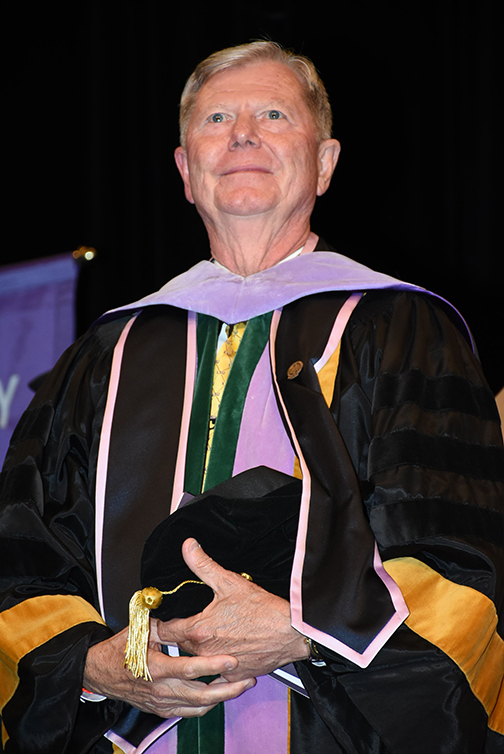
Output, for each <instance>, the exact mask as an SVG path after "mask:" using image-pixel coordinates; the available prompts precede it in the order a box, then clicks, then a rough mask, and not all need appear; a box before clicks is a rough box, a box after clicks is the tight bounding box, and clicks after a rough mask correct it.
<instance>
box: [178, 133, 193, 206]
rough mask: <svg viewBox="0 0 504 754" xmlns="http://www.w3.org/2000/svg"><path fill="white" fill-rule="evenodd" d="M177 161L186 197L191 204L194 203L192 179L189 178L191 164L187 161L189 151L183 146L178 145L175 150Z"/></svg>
mask: <svg viewBox="0 0 504 754" xmlns="http://www.w3.org/2000/svg"><path fill="white" fill-rule="evenodd" d="M175 163H176V165H177V168H178V171H179V173H180V175H181V176H182V180H183V181H184V191H185V195H186V199H187V201H188V202H191V204H194V199H193V195H192V191H191V181H190V180H189V165H188V162H187V152H186V151H185V149H183V148H182V147H177V149H176V150H175Z"/></svg>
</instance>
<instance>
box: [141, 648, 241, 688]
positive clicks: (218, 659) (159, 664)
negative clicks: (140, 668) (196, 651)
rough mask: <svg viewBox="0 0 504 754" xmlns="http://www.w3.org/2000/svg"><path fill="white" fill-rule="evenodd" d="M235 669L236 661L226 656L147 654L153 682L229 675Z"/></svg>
mask: <svg viewBox="0 0 504 754" xmlns="http://www.w3.org/2000/svg"><path fill="white" fill-rule="evenodd" d="M237 667H238V660H237V659H236V658H235V657H230V656H228V655H215V656H213V657H197V656H194V657H168V656H166V655H164V654H162V653H160V652H153V653H152V654H151V653H149V669H150V672H151V675H152V677H153V679H154V680H157V679H162V678H181V679H185V680H187V681H191V680H194V679H195V678H201V677H202V676H206V675H221V674H222V673H229V672H230V671H232V670H235V669H236V668H237Z"/></svg>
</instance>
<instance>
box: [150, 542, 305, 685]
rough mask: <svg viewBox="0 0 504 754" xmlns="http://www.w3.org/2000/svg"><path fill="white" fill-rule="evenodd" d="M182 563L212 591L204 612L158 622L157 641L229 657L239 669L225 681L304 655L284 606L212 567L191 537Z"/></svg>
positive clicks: (302, 643)
mask: <svg viewBox="0 0 504 754" xmlns="http://www.w3.org/2000/svg"><path fill="white" fill-rule="evenodd" d="M182 554H183V556H184V560H185V562H186V563H187V565H188V566H189V568H190V569H191V571H193V573H195V574H196V576H197V577H198V578H199V579H201V580H202V581H204V582H205V584H208V586H210V587H211V588H212V589H213V590H214V593H215V596H214V599H213V601H212V602H211V603H210V605H208V607H206V608H205V609H204V610H203V612H201V613H198V614H197V615H193V616H191V617H190V618H185V619H179V618H176V619H174V620H171V621H167V622H165V623H162V622H159V624H158V635H159V637H160V639H161V641H176V642H177V644H178V645H179V646H180V648H181V649H183V650H184V651H185V652H189V653H191V654H193V655H199V656H206V657H214V656H219V655H221V654H223V653H224V654H230V655H232V656H233V657H236V658H237V659H238V661H239V665H238V668H236V669H231V670H229V671H224V677H225V678H226V679H228V680H229V681H235V680H237V679H248V678H250V677H252V676H257V675H265V674H266V673H270V672H271V671H272V670H274V669H275V668H278V667H280V666H281V665H286V664H287V663H288V662H293V661H295V660H304V659H307V658H308V656H309V648H308V646H307V644H306V643H305V641H304V637H303V636H302V635H301V634H299V633H298V632H297V631H296V630H295V629H293V628H292V626H291V623H290V606H289V603H288V602H287V601H286V600H284V599H282V598H281V597H277V596H276V595H274V594H270V592H266V591H265V590H264V589H261V587H259V586H257V584H253V583H252V582H250V581H247V579H245V578H243V576H240V575H239V574H237V573H233V572H232V571H227V570H225V569H224V568H222V567H221V566H220V565H218V564H217V563H215V562H214V561H213V560H212V559H211V558H210V557H209V556H208V555H207V554H206V553H205V552H204V551H203V550H202V548H201V547H200V545H199V544H198V543H197V542H196V540H194V539H187V540H186V541H185V542H184V544H183V546H182Z"/></svg>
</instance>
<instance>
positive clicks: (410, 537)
mask: <svg viewBox="0 0 504 754" xmlns="http://www.w3.org/2000/svg"><path fill="white" fill-rule="evenodd" d="M346 296H347V294H342V293H334V294H319V295H318V296H315V297H307V298H306V299H302V300H300V301H297V302H294V303H292V304H289V305H288V306H287V307H285V310H284V313H283V315H282V318H281V322H280V326H279V331H278V337H277V341H276V361H277V378H278V386H279V390H280V391H281V393H282V397H283V401H284V402H285V405H286V407H287V411H288V412H289V416H290V418H291V421H292V425H293V427H294V431H295V432H296V435H297V438H298V440H299V442H300V445H301V447H302V450H303V453H304V455H305V458H306V460H307V463H308V464H309V466H310V469H311V472H312V474H313V475H314V478H315V477H316V478H317V480H318V481H319V483H320V487H321V489H324V490H326V491H329V492H330V493H331V494H333V495H334V496H338V495H339V494H340V492H339V491H338V490H337V489H332V490H331V487H330V485H331V484H332V483H333V472H332V467H333V466H334V455H333V451H334V447H337V448H338V451H339V452H340V453H341V457H340V458H339V461H338V463H339V464H340V466H341V468H342V470H343V471H342V473H343V474H346V475H347V476H348V483H349V485H350V486H351V487H352V489H353V490H354V493H355V495H358V496H359V498H360V505H361V507H362V510H363V511H364V512H365V520H366V522H368V524H369V526H370V528H371V530H372V532H373V534H374V536H375V538H376V541H377V543H378V547H379V550H380V553H381V556H382V559H383V560H384V561H386V563H392V566H391V568H395V570H394V572H393V575H394V578H395V579H396V581H397V582H398V583H399V586H401V588H402V589H403V591H407V592H408V594H409V593H410V591H411V595H412V596H411V602H412V604H413V603H414V601H415V595H416V592H417V591H418V589H417V588H416V585H420V586H421V587H422V589H421V591H422V594H423V593H425V594H426V595H427V596H426V599H427V601H428V603H429V605H430V607H429V610H428V612H429V616H430V619H428V620H426V619H425V614H424V613H425V610H424V612H423V613H422V609H421V608H422V606H421V605H420V608H419V613H420V620H419V621H417V622H415V620H414V619H413V620H410V619H408V620H407V621H406V625H404V626H402V627H401V628H400V629H399V630H398V631H396V633H395V634H394V636H393V637H392V638H391V639H390V640H389V641H388V642H387V644H386V646H385V647H384V648H383V649H382V650H381V651H380V652H379V654H378V656H377V657H376V658H375V660H373V661H372V663H371V664H370V665H369V666H368V668H366V669H362V668H358V667H357V666H355V665H354V664H353V663H351V662H349V661H348V660H344V659H342V658H341V657H339V656H338V655H335V654H334V653H331V652H328V651H326V650H325V649H324V647H320V648H319V649H320V651H321V653H322V656H323V659H324V660H325V661H326V665H325V666H319V667H318V666H314V665H312V664H310V663H298V672H299V674H300V676H301V678H302V680H303V681H304V683H305V686H306V687H307V689H308V690H309V692H310V697H311V701H310V702H305V701H304V700H301V699H297V698H296V700H295V702H294V709H293V722H292V725H293V733H292V751H293V754H294V753H295V754H298V753H300V752H309V751H315V750H317V751H324V752H332V751H334V752H335V753H336V752H345V753H347V754H353V753H354V752H358V753H359V754H361V752H362V754H364V753H365V754H375V753H376V754H378V752H381V753H385V752H392V754H406V753H408V754H412V753H415V752H418V753H419V754H420V752H422V754H423V753H424V752H425V751H436V752H437V751H439V752H444V753H445V754H448V753H453V754H455V752H456V753H457V754H461V753H462V752H467V754H469V752H471V754H472V752H479V751H481V752H485V753H486V754H494V752H498V751H502V746H503V740H504V739H503V733H504V728H503V727H502V704H503V700H502V696H500V697H499V693H498V691H497V692H496V691H495V687H496V684H498V679H499V678H500V679H501V680H502V668H501V667H497V665H496V661H497V660H498V659H499V658H500V657H501V654H499V653H500V651H501V644H502V638H501V637H502V624H499V625H498V626H496V625H495V621H494V623H492V620H493V618H492V609H493V610H494V614H495V609H497V611H498V610H499V609H501V607H502V599H503V585H502V573H503V562H502V560H503V556H502V552H503V550H502V547H503V543H504V534H503V532H504V527H503V505H502V499H503V497H502V490H503V452H502V444H501V436H500V429H499V422H498V415H497V412H496V409H495V405H494V403H493V399H492V396H491V394H490V392H489V390H488V387H487V386H486V384H485V381H484V378H483V376H482V373H481V369H480V366H479V364H478V363H477V361H476V360H475V358H474V356H473V355H472V353H471V350H470V348H469V346H468V344H467V341H466V338H465V336H464V334H462V333H461V332H460V331H459V330H458V329H457V327H455V326H454V325H453V323H452V321H451V317H450V315H449V314H447V312H446V311H445V310H444V308H443V307H442V305H441V304H439V303H436V302H435V301H434V300H433V299H431V298H429V297H428V296H424V295H422V294H416V293H410V292H399V293H398V292H395V291H388V292H387V291H377V292H370V293H368V294H366V296H365V297H364V298H363V300H362V301H361V303H360V304H359V305H358V307H357V309H356V310H355V311H354V313H353V315H352V317H351V320H350V322H349V324H348V326H347V328H346V330H345V333H344V335H343V338H342V342H341V357H340V367H339V370H338V374H337V379H336V384H335V390H334V395H333V399H332V403H331V406H330V407H325V408H324V407H323V406H322V404H321V402H320V400H319V396H318V395H317V393H319V392H320V391H319V389H318V388H317V383H316V380H315V379H314V374H313V372H312V370H311V369H310V366H309V365H310V364H311V363H313V359H314V355H316V354H317V352H318V351H319V350H320V348H321V347H322V342H323V337H322V336H321V337H320V342H319V339H318V336H317V333H318V332H319V330H318V329H317V325H318V324H319V322H321V321H322V320H321V318H322V319H323V312H324V309H325V308H326V307H327V306H329V308H332V309H333V310H337V309H338V308H339V306H340V305H341V303H342V302H343V301H344V300H345V299H346ZM147 319H148V320H149V321H150V323H151V325H153V327H154V329H156V328H157V320H163V321H165V320H166V319H168V320H170V321H171V323H170V328H172V327H174V328H175V330H180V333H181V338H182V339H183V336H182V332H183V330H184V317H183V314H182V313H181V312H180V310H170V307H161V308H160V310H159V311H157V310H156V309H155V308H153V307H151V310H150V311H149V315H148V318H147ZM126 321H127V317H119V318H118V319H116V320H113V321H109V322H105V323H104V324H101V325H98V326H97V327H95V328H93V329H92V330H91V331H90V332H89V333H88V334H87V335H85V336H84V337H83V338H81V339H80V340H79V341H78V342H77V343H76V344H75V345H74V346H73V347H72V348H71V349H70V350H69V351H68V352H67V354H66V355H65V356H64V357H63V358H62V360H61V361H60V362H59V364H58V365H57V367H56V368H55V370H54V372H53V373H52V375H51V376H50V377H49V378H48V379H47V381H46V383H45V384H44V385H43V386H42V388H41V389H40V390H39V392H38V393H37V395H36V397H35V399H34V401H33V403H32V404H31V406H30V408H29V409H28V411H27V412H26V414H25V416H24V417H23V419H22V421H21V423H20V425H19V426H18V428H17V430H16V432H15V434H14V436H13V442H12V446H11V450H10V452H9V455H8V458H7V461H6V465H5V470H4V471H3V473H2V493H1V502H2V509H1V514H2V518H1V529H0V532H1V537H2V542H1V545H0V546H1V558H2V576H1V587H2V610H3V611H4V613H3V615H2V617H3V619H4V629H5V631H4V633H9V632H10V636H11V637H12V636H14V637H15V638H14V639H12V640H11V641H10V642H9V643H8V644H9V646H8V654H9V657H10V659H7V660H6V662H4V665H5V667H6V669H4V676H3V678H4V679H5V686H4V687H5V689H6V691H4V692H3V693H4V697H3V699H2V704H4V709H3V722H4V726H5V729H6V731H7V734H6V735H5V734H4V738H5V739H6V741H7V743H6V751H11V752H17V751H19V752H30V754H34V753H35V752H57V751H62V752H63V751H69V752H84V751H96V752H98V751H101V750H107V748H106V747H107V746H108V744H105V748H103V743H100V742H99V741H100V739H101V736H102V734H103V733H104V732H105V731H106V730H107V729H108V728H109V727H110V726H111V725H112V724H113V722H114V721H115V720H116V719H117V717H118V716H119V714H120V713H121V711H122V707H123V705H122V704H121V703H119V702H114V701H110V700H108V701H105V702H102V703H99V704H89V703H88V704H82V703H80V702H79V695H80V690H81V688H80V686H81V678H82V671H83V667H84V662H85V656H86V652H87V649H88V648H89V646H91V645H92V644H93V643H96V642H98V641H101V640H102V639H104V638H106V637H107V636H109V635H111V633H112V630H111V629H110V628H109V627H107V626H105V625H103V622H102V621H101V619H100V616H99V614H98V612H97V608H98V601H97V590H96V583H95V552H94V521H95V519H94V486H95V474H96V459H97V455H98V446H99V441H100V430H101V421H102V417H103V411H104V405H105V401H106V394H107V385H108V378H109V371H110V364H111V359H112V349H113V347H114V344H115V343H116V341H117V338H118V336H119V334H120V332H121V331H122V329H123V326H124V324H125V322H126ZM163 327H164V325H163V326H162V327H161V329H163ZM181 342H182V341H181ZM170 345H171V344H170ZM153 346H154V347H153V349H152V359H153V362H152V363H153V365H154V364H156V365H157V361H156V360H157V359H158V355H159V354H160V353H164V352H165V349H164V347H163V346H164V344H163V343H160V342H157V343H153ZM170 358H171V357H170ZM180 358H181V359H182V358H183V348H182V352H181V356H180ZM297 360H301V361H302V362H303V364H305V365H306V368H305V369H303V370H302V372H301V374H300V375H299V377H298V378H296V381H295V380H289V381H288V382H287V381H285V380H284V375H285V367H286V366H288V365H289V364H291V363H293V362H294V361H297ZM152 371H155V370H154V368H153V369H152V370H149V368H148V366H147V367H146V368H145V374H146V375H149V374H150V373H151V372H152ZM294 382H296V384H295V385H294V384H293V383H294ZM177 390H179V394H180V395H181V394H182V392H181V391H183V386H182V385H179V387H178V388H177V385H174V388H173V392H171V391H167V393H168V395H170V396H171V397H172V400H171V402H170V403H169V404H168V403H167V404H166V408H163V409H162V411H166V412H168V413H167V416H170V417H171V418H174V421H175V426H176V421H177V418H176V416H173V415H172V413H173V412H174V414H177V412H178V411H179V408H178V404H177V401H174V400H173V394H176V392H177ZM147 410H148V411H151V409H147ZM170 412H172V413H170ZM156 413H158V410H156ZM129 419H131V417H129ZM129 419H128V417H127V416H126V414H124V415H123V418H122V419H121V421H122V422H124V426H125V427H126V426H130V427H131V421H130V420H129ZM326 433H329V434H326ZM133 437H135V433H133ZM174 437H175V439H170V438H167V439H166V443H167V444H168V445H170V443H173V444H174V443H175V442H176V433H175V435H174ZM330 437H333V440H332V441H331V442H329V441H328V438H330ZM315 438H317V439H315ZM324 438H325V439H324ZM131 442H132V443H133V445H135V440H134V439H133V440H132V439H131V435H130V443H131ZM334 443H335V444H334ZM341 443H343V445H342V444H341ZM136 450H138V452H139V453H140V454H141V455H142V460H143V459H144V454H145V448H144V446H143V444H142V447H138V448H136V446H135V447H134V451H135V452H133V453H132V457H133V456H135V455H136ZM156 460H157V459H156V458H154V459H152V458H151V466H150V468H151V469H153V470H155V471H156V474H155V476H156V478H157V482H156V483H159V484H162V485H164V484H165V483H166V479H165V478H164V474H162V475H161V476H159V478H158V477H157V472H158V470H159V465H158V464H157V463H156ZM170 464H171V461H168V462H167V464H166V466H167V468H168V472H169V470H170V468H171V465H170ZM114 473H117V472H114ZM146 476H147V474H146ZM354 502H355V500H354ZM163 515H164V512H163V511H162V510H159V511H158V512H154V513H153V516H152V518H151V520H150V521H149V524H148V528H150V529H152V528H153V527H154V526H155V525H156V523H158V520H160V519H161V518H162V517H163ZM147 533H148V532H147ZM144 535H145V532H138V537H137V539H138V542H137V544H136V545H135V543H134V542H133V543H132V544H133V545H134V546H136V547H137V549H138V551H139V552H140V551H141V546H142V544H143V541H144V539H145V536H144ZM128 536H129V535H128ZM316 536H319V537H320V538H321V539H322V540H324V546H325V547H328V550H327V551H330V544H331V541H334V542H336V543H337V542H338V537H339V536H341V532H338V531H334V530H333V529H332V527H331V526H329V525H328V522H327V520H324V519H323V518H322V519H320V520H315V519H314V521H313V531H312V541H313V540H314V538H316ZM328 562H329V563H330V564H331V563H333V562H334V560H332V561H331V559H329V561H328ZM403 567H404V569H405V574H406V575H405V574H404V572H403V571H402V570H401V569H403ZM408 569H409V570H408ZM411 569H413V571H412V570H411ZM418 569H420V571H418ZM121 573H122V570H121V568H120V567H118V577H117V579H116V584H117V585H118V586H119V579H120V577H121ZM433 574H434V576H433ZM349 577H350V578H351V574H349ZM437 577H439V578H438V580H436V578H437ZM110 578H111V579H112V581H113V580H114V577H113V574H112V575H110ZM432 578H434V582H433V587H432V589H431V590H430V591H429V589H430V587H429V584H430V583H431V582H430V581H429V579H431V581H432ZM422 579H423V580H422ZM334 581H336V582H338V581H344V574H343V576H342V575H341V574H340V573H335V572H331V568H329V569H328V570H327V572H326V574H325V579H324V580H322V583H320V584H318V586H317V589H318V590H319V591H320V598H319V600H318V602H317V600H315V603H314V604H315V605H317V604H318V605H321V604H323V595H324V591H325V590H326V591H327V589H329V590H330V587H329V584H332V583H333V582H334ZM425 584H427V587H425ZM451 587H454V588H455V589H456V590H458V589H460V590H461V591H456V595H455V596H454V595H453V594H452V592H451V591H450V589H451ZM135 588H136V584H129V583H127V584H126V585H125V590H126V591H127V593H128V595H130V594H131V592H132V591H133V590H134V589H135ZM331 588H332V587H331ZM408 590H409V591H408ZM464 590H465V591H464ZM119 592H120V589H119ZM445 592H446V593H448V597H446V598H445V596H444V595H445ZM475 595H476V598H477V599H476V601H475V600H474V596H475ZM60 596H63V597H64V598H65V599H67V600H71V602H68V604H66V603H65V605H64V606H63V607H62V609H61V619H60V620H59V621H58V620H56V621H55V620H54V610H55V609H56V608H58V607H59V606H60V603H59V602H58V598H59V597H60ZM356 596H357V595H356ZM55 598H56V600H55ZM408 599H409V598H407V601H408ZM478 599H479V600H480V601H479V602H478ZM79 600H81V601H82V602H81V601H79ZM450 600H454V602H453V604H456V605H457V606H458V609H459V610H460V614H459V617H460V620H459V621H458V623H459V627H458V633H457V635H456V636H453V637H452V638H453V641H451V640H450V636H448V638H447V637H446V636H443V635H442V634H443V632H442V630H441V629H442V626H440V622H442V621H443V620H444V617H443V616H444V613H443V612H442V611H441V612H439V611H438V602H440V603H441V604H443V603H444V602H446V601H448V602H449V601H450ZM118 602H119V601H118ZM420 602H421V601H420ZM82 603H84V604H82ZM415 604H416V603H415ZM26 605H28V606H33V608H34V610H33V611H32V612H33V614H34V615H33V619H32V623H31V626H30V630H29V632H28V635H29V640H25V639H24V638H23V641H21V640H19V642H18V641H16V637H17V636H18V635H19V636H21V635H23V637H24V636H25V634H24V633H23V630H22V628H23V625H25V624H26V619H27V615H30V614H31V613H30V612H28V613H26V612H23V610H24V607H25V606H26ZM474 605H478V608H479V609H480V611H481V615H482V617H481V621H479V619H476V623H474V622H472V623H470V624H468V626H470V628H471V633H472V634H474V638H473V635H472V636H471V637H470V639H469V642H467V641H466V644H467V647H466V646H463V647H462V649H461V648H460V644H461V642H462V644H463V643H464V642H463V639H464V638H465V639H467V630H466V629H465V628H464V625H465V623H464V622H465V620H466V618H467V617H468V614H471V617H474V616H473V613H474V610H473V607H474ZM20 606H21V607H20ZM88 606H89V607H88ZM494 606H495V607H494ZM123 609H124V608H123ZM75 612H77V613H78V617H77V618H76V619H75V621H76V622H75V623H74V624H73V625H69V623H68V613H75ZM414 612H415V611H412V616H410V617H411V618H412V617H413V613H414ZM70 623H71V621H70ZM48 624H49V625H50V626H53V628H51V629H48V628H47V626H48ZM488 625H491V626H493V629H491V641H490V642H488V641H487V646H490V648H491V650H492V654H491V656H490V657H489V660H488V661H487V662H485V661H483V662H481V663H479V665H478V663H477V662H476V663H474V662H473V663H472V664H471V656H472V655H474V654H475V653H476V654H478V653H479V655H480V656H483V651H482V649H481V642H482V641H483V638H481V637H484V636H485V635H486V634H485V631H487V630H488ZM449 633H450V632H449ZM438 637H440V643H441V644H442V647H443V648H439V647H438V646H437V645H436V641H437V639H438ZM434 640H436V641H434ZM471 647H477V648H476V649H475V650H474V651H471ZM468 658H469V659H468ZM488 662H490V663H491V665H492V667H489V665H488ZM475 666H476V667H475ZM2 683H3V681H2ZM94 742H96V743H94ZM93 746H94V748H93ZM109 750H110V749H109Z"/></svg>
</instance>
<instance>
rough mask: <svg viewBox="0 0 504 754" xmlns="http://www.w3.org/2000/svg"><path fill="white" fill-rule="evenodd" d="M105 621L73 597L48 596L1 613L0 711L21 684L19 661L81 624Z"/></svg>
mask: <svg viewBox="0 0 504 754" xmlns="http://www.w3.org/2000/svg"><path fill="white" fill-rule="evenodd" d="M90 621H92V622H94V623H101V624H102V625H105V621H104V620H103V618H102V617H101V615H100V614H99V613H98V612H97V611H96V610H95V608H94V607H93V606H92V605H90V604H89V602H86V600H84V599H82V597H77V596H75V595H73V594H45V595H41V596H39V597H32V598H31V599H28V600H25V601H24V602H20V603H19V604H18V605H15V606H14V607H11V608H9V609H8V610H5V611H4V612H3V613H0V646H2V651H1V652H0V707H4V706H5V705H6V704H7V702H8V701H9V699H11V698H12V697H13V695H14V692H15V691H16V688H17V685H18V683H19V676H18V672H17V668H18V663H19V661H20V660H21V659H22V658H23V657H25V656H26V655H27V654H28V653H29V652H31V651H32V650H34V649H37V647H40V646H42V644H45V643H46V642H47V641H49V640H50V639H52V638H53V637H54V636H57V635H58V634H61V633H62V632H63V631H66V630H67V629H69V628H73V627H74V626H77V625H78V624H79V623H89V622H90Z"/></svg>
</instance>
